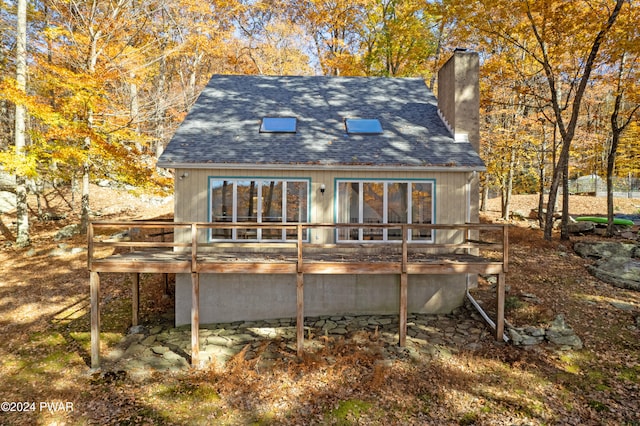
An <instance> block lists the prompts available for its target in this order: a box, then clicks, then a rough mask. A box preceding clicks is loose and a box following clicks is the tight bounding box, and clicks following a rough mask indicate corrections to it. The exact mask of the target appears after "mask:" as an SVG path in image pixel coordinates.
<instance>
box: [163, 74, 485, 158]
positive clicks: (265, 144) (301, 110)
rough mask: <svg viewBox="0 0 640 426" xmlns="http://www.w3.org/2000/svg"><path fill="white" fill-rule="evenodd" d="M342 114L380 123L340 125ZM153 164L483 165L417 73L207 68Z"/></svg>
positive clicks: (342, 122)
mask: <svg viewBox="0 0 640 426" xmlns="http://www.w3.org/2000/svg"><path fill="white" fill-rule="evenodd" d="M267 116H269V117H273V116H280V117H296V118H297V132H296V133H260V132H259V128H260V122H261V119H262V118H263V117H267ZM346 118H377V119H379V120H380V122H381V124H382V128H383V133H382V134H379V135H353V134H347V133H346V131H345V126H344V119H346ZM158 165H159V166H161V167H167V168H181V167H200V166H201V167H207V166H209V167H215V166H216V165H225V166H231V165H238V166H239V167H249V166H253V165H257V166H298V165H306V166H309V167H311V166H319V167H331V166H353V167H372V166H373V167H403V166H404V167H450V168H468V169H473V170H482V169H484V164H483V162H482V160H481V159H480V157H479V156H478V154H477V153H476V152H475V150H474V149H473V148H472V147H471V145H470V144H469V143H466V142H462V143H460V142H457V143H456V142H455V141H454V138H453V136H452V135H451V133H450V132H449V130H448V129H447V127H446V126H445V125H444V123H443V122H442V120H441V119H440V117H439V116H438V111H437V101H436V98H435V97H434V95H433V94H432V93H431V91H429V90H428V88H427V87H426V85H425V84H424V82H423V80H422V79H417V78H364V77H319V76H314V77H302V76H300V77H275V76H245V75H215V76H213V78H212V79H211V80H210V82H209V84H208V85H207V87H206V88H205V89H204V90H203V92H202V93H201V94H200V96H199V98H198V100H197V102H196V103H195V105H194V106H193V108H192V109H191V111H190V112H189V114H188V115H187V117H186V118H185V120H184V122H183V123H182V124H181V125H180V127H179V128H178V130H177V131H176V133H175V135H174V136H173V138H172V140H171V141H170V143H169V144H168V146H167V148H166V149H165V151H164V153H163V154H162V156H161V157H160V159H159V162H158Z"/></svg>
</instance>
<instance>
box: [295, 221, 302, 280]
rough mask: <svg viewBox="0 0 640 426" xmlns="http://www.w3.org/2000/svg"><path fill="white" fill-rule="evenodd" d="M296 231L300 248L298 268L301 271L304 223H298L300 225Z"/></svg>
mask: <svg viewBox="0 0 640 426" xmlns="http://www.w3.org/2000/svg"><path fill="white" fill-rule="evenodd" d="M296 232H297V234H298V244H297V249H298V268H297V272H298V273H301V272H302V225H301V224H298V227H297V228H296Z"/></svg>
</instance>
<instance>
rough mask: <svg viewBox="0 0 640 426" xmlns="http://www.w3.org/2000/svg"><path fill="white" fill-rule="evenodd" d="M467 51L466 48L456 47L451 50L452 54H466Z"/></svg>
mask: <svg viewBox="0 0 640 426" xmlns="http://www.w3.org/2000/svg"><path fill="white" fill-rule="evenodd" d="M467 50H469V49H467V48H466V47H456V48H455V49H453V51H454V52H466V51H467Z"/></svg>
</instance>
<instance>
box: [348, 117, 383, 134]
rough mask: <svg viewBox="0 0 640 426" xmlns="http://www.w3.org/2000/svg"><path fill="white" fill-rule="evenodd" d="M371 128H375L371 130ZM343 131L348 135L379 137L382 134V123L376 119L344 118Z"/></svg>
mask: <svg viewBox="0 0 640 426" xmlns="http://www.w3.org/2000/svg"><path fill="white" fill-rule="evenodd" d="M372 126H374V127H375V128H374V129H371V127H372ZM344 129H345V132H346V133H347V134H349V135H381V134H382V133H384V129H383V128H382V122H381V121H380V119H378V118H355V117H352V118H345V119H344ZM378 129H379V130H378Z"/></svg>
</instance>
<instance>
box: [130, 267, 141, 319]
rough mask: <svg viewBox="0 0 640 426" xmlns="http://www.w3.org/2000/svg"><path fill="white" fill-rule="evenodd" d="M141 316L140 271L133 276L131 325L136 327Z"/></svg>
mask: <svg viewBox="0 0 640 426" xmlns="http://www.w3.org/2000/svg"><path fill="white" fill-rule="evenodd" d="M139 318H140V272H134V273H133V274H132V277H131V325H132V326H133V327H135V326H136V325H138V323H139Z"/></svg>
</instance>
